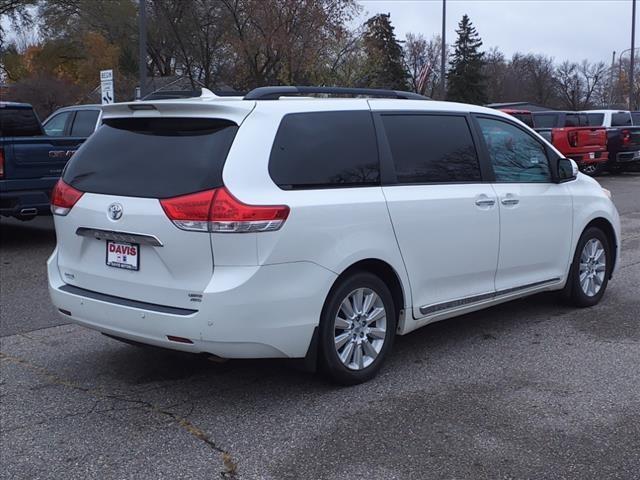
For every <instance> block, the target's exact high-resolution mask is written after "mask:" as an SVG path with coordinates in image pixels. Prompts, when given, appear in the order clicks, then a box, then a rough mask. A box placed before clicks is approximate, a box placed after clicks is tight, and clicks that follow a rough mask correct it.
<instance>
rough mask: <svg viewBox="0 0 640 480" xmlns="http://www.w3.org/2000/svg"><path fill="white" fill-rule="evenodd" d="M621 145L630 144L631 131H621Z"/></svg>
mask: <svg viewBox="0 0 640 480" xmlns="http://www.w3.org/2000/svg"><path fill="white" fill-rule="evenodd" d="M621 134H622V144H623V145H626V144H627V143H631V131H630V130H622V132H621Z"/></svg>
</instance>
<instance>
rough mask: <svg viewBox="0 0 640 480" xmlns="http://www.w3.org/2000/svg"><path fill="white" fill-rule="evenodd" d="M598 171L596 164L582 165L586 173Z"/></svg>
mask: <svg viewBox="0 0 640 480" xmlns="http://www.w3.org/2000/svg"><path fill="white" fill-rule="evenodd" d="M595 171H596V166H595V165H585V166H584V167H582V172H583V173H586V174H590V173H593V172H595Z"/></svg>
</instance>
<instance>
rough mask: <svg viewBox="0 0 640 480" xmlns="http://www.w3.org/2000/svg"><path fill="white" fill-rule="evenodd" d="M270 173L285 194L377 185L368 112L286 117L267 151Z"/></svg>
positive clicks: (378, 167) (376, 152)
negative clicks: (316, 189)
mask: <svg viewBox="0 0 640 480" xmlns="http://www.w3.org/2000/svg"><path fill="white" fill-rule="evenodd" d="M269 174H270V175H271V178H272V179H273V181H274V182H275V183H276V185H278V186H279V187H280V188H282V189H284V190H293V189H297V190H299V189H314V188H339V187H365V186H370V185H379V184H380V165H379V162H378V147H377V144H376V136H375V131H374V128H373V120H372V118H371V113H370V112H368V111H356V112H313V113H292V114H289V115H285V116H284V118H283V119H282V122H281V123H280V127H279V128H278V133H277V134H276V138H275V140H274V142H273V148H272V149H271V157H270V159H269Z"/></svg>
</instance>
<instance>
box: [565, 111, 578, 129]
mask: <svg viewBox="0 0 640 480" xmlns="http://www.w3.org/2000/svg"><path fill="white" fill-rule="evenodd" d="M564 126H565V127H579V126H580V117H579V116H578V114H577V113H567V114H566V115H565V118H564Z"/></svg>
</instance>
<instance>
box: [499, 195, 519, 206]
mask: <svg viewBox="0 0 640 480" xmlns="http://www.w3.org/2000/svg"><path fill="white" fill-rule="evenodd" d="M500 203H502V204H503V205H517V204H519V203H520V200H518V199H517V198H513V197H507V198H503V199H502V200H500Z"/></svg>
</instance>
